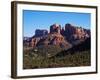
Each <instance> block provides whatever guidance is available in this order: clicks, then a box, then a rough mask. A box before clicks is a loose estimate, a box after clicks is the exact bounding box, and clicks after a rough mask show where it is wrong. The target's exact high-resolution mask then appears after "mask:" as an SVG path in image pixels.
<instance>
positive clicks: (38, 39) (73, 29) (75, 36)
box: [23, 23, 91, 48]
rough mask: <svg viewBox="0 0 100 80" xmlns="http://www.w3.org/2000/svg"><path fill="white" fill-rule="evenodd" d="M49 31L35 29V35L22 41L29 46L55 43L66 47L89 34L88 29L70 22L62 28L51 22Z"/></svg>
mask: <svg viewBox="0 0 100 80" xmlns="http://www.w3.org/2000/svg"><path fill="white" fill-rule="evenodd" d="M49 31H50V32H48V30H45V29H42V30H41V29H36V31H35V35H33V36H32V37H31V38H30V39H27V38H25V39H24V41H23V42H24V44H25V45H28V46H30V47H38V46H44V45H45V46H48V45H57V46H60V47H63V48H67V47H71V46H73V45H75V44H79V43H80V42H82V41H84V40H86V39H87V38H90V36H91V35H90V34H91V32H90V30H89V29H84V28H82V27H77V26H74V25H72V24H70V23H67V24H65V26H64V27H63V28H62V27H61V25H60V24H53V25H51V26H50V30H49Z"/></svg>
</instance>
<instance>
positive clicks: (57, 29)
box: [50, 24, 61, 34]
mask: <svg viewBox="0 0 100 80" xmlns="http://www.w3.org/2000/svg"><path fill="white" fill-rule="evenodd" d="M60 31H61V25H59V24H53V25H51V26H50V33H54V32H57V33H59V34H60Z"/></svg>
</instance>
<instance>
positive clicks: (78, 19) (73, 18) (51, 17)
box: [23, 10, 91, 37]
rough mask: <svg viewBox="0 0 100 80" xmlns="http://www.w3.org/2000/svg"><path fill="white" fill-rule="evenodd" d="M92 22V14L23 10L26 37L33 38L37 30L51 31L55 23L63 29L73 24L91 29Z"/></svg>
mask: <svg viewBox="0 0 100 80" xmlns="http://www.w3.org/2000/svg"><path fill="white" fill-rule="evenodd" d="M90 20H91V14H90V13H75V12H52V11H34V10H23V28H24V36H25V37H31V36H33V35H34V34H35V30H36V29H47V30H48V31H49V28H50V25H52V24H54V23H57V24H60V25H61V26H62V27H64V26H65V24H66V23H71V24H73V25H75V26H79V27H80V26H81V27H83V28H86V29H90V26H91V25H90Z"/></svg>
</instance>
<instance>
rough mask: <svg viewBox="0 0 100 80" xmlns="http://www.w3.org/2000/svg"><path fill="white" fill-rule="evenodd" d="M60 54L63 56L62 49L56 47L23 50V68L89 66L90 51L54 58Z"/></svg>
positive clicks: (68, 53)
mask: <svg viewBox="0 0 100 80" xmlns="http://www.w3.org/2000/svg"><path fill="white" fill-rule="evenodd" d="M60 52H62V53H61V54H63V51H62V49H61V48H59V47H58V46H42V47H39V48H34V49H28V50H25V49H24V56H23V57H24V58H23V62H24V65H23V68H24V69H34V68H53V67H76V66H90V65H91V64H90V63H91V62H90V61H91V59H90V58H91V56H90V55H91V54H90V50H85V51H76V52H74V53H73V54H70V52H66V54H67V55H64V56H56V54H57V53H60ZM64 53H65V52H64Z"/></svg>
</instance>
